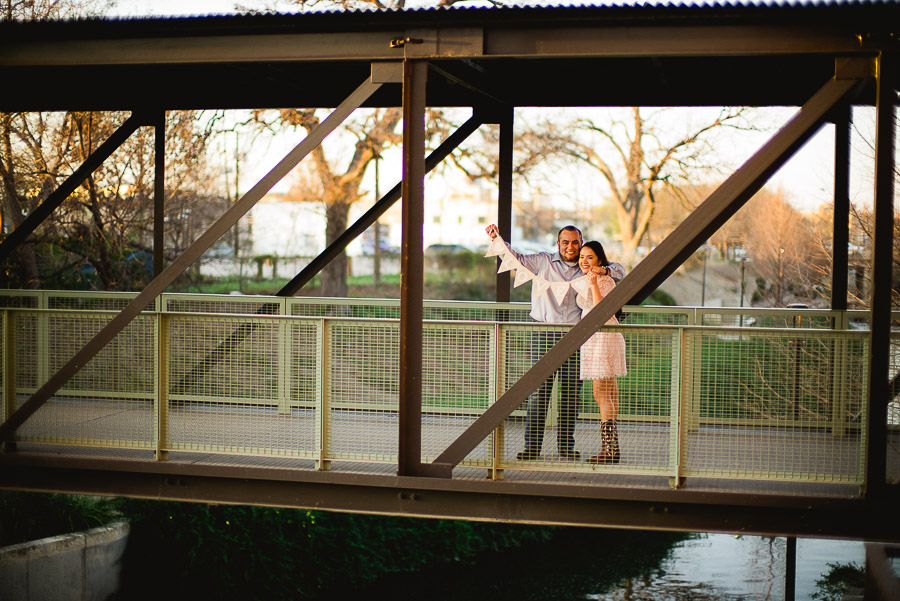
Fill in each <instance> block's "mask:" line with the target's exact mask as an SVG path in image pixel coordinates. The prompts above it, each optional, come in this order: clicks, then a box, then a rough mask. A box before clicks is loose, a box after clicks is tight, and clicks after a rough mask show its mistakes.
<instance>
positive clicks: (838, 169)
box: [831, 103, 852, 311]
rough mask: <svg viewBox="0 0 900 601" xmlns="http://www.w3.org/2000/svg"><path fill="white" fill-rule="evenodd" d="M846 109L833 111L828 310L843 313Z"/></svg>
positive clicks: (847, 158) (847, 166) (847, 172)
mask: <svg viewBox="0 0 900 601" xmlns="http://www.w3.org/2000/svg"><path fill="white" fill-rule="evenodd" d="M850 111H851V109H850V105H849V103H848V104H844V105H843V106H841V107H840V108H839V109H838V110H837V111H836V114H837V115H838V117H837V119H835V123H834V224H833V226H832V227H833V232H832V249H833V250H832V254H833V256H832V270H831V309H832V310H833V311H846V310H847V277H848V271H849V265H848V260H847V251H848V245H849V242H850V123H851V118H852V117H851V113H850Z"/></svg>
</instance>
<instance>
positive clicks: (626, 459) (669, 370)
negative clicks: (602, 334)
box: [579, 326, 681, 474]
mask: <svg viewBox="0 0 900 601" xmlns="http://www.w3.org/2000/svg"><path fill="white" fill-rule="evenodd" d="M604 331H608V332H610V333H616V332H618V333H621V334H622V335H623V337H624V339H625V357H626V365H627V369H628V374H627V375H626V376H624V377H620V378H614V379H613V380H614V384H613V383H610V381H609V380H607V381H600V382H598V384H597V386H613V387H614V388H613V390H615V391H616V392H617V397H618V415H617V419H616V422H617V424H616V430H617V436H618V442H619V448H620V453H621V460H620V463H619V464H618V466H617V467H618V468H619V469H627V470H632V471H638V472H641V473H657V474H666V473H670V472H671V471H672V469H673V467H674V461H675V457H674V447H673V437H674V436H675V434H676V431H677V430H676V419H675V418H676V415H675V409H676V404H675V403H676V398H677V394H678V378H679V369H680V364H679V351H680V342H681V341H680V340H679V333H680V330H679V329H675V328H652V327H642V326H636V327H618V328H616V327H608V328H604ZM593 387H594V382H593V381H586V382H585V387H584V392H585V395H584V397H583V402H584V410H583V412H582V413H581V414H580V416H579V417H580V423H579V428H582V424H583V430H584V431H585V436H583V438H584V443H583V445H582V452H583V454H584V455H585V456H586V457H591V456H594V455H597V454H600V453H601V452H602V449H603V444H604V441H603V438H602V436H601V433H600V431H599V430H600V427H599V426H600V422H601V419H602V417H601V413H600V408H599V406H598V403H597V401H596V399H595V396H594V394H593ZM588 432H589V433H590V436H588V435H587V433H588Z"/></svg>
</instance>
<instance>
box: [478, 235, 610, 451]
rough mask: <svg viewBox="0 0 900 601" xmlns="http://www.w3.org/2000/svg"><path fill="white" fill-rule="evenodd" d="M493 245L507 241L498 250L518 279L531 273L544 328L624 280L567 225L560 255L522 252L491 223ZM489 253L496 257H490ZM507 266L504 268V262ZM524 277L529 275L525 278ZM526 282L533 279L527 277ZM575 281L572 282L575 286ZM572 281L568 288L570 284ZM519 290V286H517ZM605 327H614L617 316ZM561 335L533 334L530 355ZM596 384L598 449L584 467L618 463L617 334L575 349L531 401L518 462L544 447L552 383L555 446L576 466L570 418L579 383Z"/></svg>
mask: <svg viewBox="0 0 900 601" xmlns="http://www.w3.org/2000/svg"><path fill="white" fill-rule="evenodd" d="M485 231H486V232H487V234H488V236H490V238H491V240H493V241H494V244H492V245H491V246H492V248H493V247H494V246H495V245H496V244H497V243H498V242H499V243H500V244H504V245H505V248H504V249H502V251H501V252H502V253H503V254H504V255H507V256H508V253H511V254H512V256H513V257H514V258H515V261H516V263H514V264H515V265H516V266H515V267H511V268H513V269H516V270H517V275H516V278H517V280H518V279H519V278H520V277H522V276H523V275H524V276H525V277H528V276H531V277H533V278H534V283H533V285H532V288H531V318H532V319H533V320H534V321H537V322H543V323H573V322H576V321H578V320H580V319H581V318H582V316H583V315H585V314H587V312H588V311H590V310H591V309H592V308H593V307H594V305H596V304H597V303H598V302H600V301H601V300H602V299H603V297H604V296H606V295H607V294H609V292H610V291H611V290H612V289H613V288H614V287H615V285H616V282H618V281H621V280H622V278H624V277H625V269H624V268H623V267H622V266H621V265H620V264H619V263H611V262H610V261H609V259H608V258H607V257H606V253H605V251H604V250H603V246H602V245H601V244H600V243H599V242H597V241H590V242H584V241H583V239H582V236H581V230H579V229H578V228H577V227H575V226H574V225H567V226H565V227H564V228H562V229H561V230H559V233H558V234H557V236H556V247H557V252H555V253H550V252H540V253H535V254H528V255H525V254H521V253H518V252H516V251H515V250H513V248H512V247H511V246H510V245H509V244H508V243H504V242H503V240H502V239H501V238H500V237H499V230H498V228H497V226H496V225H494V224H491V225H489V226H488V227H487V228H486V230H485ZM493 254H500V253H498V252H494V253H493ZM507 265H509V264H507ZM526 274H527V275H526ZM529 279H531V278H529ZM576 281H577V284H576ZM570 283H571V284H570ZM517 285H518V281H517ZM606 323H607V324H618V323H619V322H618V320H617V319H616V318H615V317H612V318H610V319H609V320H608V321H607V322H606ZM562 336H563V332H550V331H536V332H534V333H533V334H532V344H531V356H532V360H533V362H537V361H538V360H539V359H540V358H541V357H543V356H544V355H545V354H546V353H547V351H548V350H550V348H552V347H553V346H554V345H555V344H556V343H557V342H559V340H560V339H561V338H562ZM579 363H580V376H581V379H582V380H593V393H594V400H595V401H596V402H597V405H598V406H599V407H600V418H601V424H600V433H601V438H602V441H603V442H602V449H601V451H600V453H598V454H596V455H593V456H592V457H590V459H588V460H587V461H588V463H594V464H606V463H618V462H619V460H620V458H621V453H620V450H619V435H618V428H617V426H616V417H617V415H618V413H619V389H618V385H617V383H616V377H618V376H624V375H625V374H626V366H625V339H624V338H623V337H622V335H621V334H618V333H609V332H597V333H595V334H593V335H592V336H591V337H590V338H589V339H588V340H587V342H585V343H584V345H583V346H582V347H581V349H580V352H578V351H576V352H575V353H573V354H572V356H571V357H569V358H568V359H566V361H565V363H563V364H562V366H561V367H560V368H559V369H558V370H557V371H556V373H555V374H554V375H553V376H551V377H549V378H547V380H545V381H544V382H543V383H541V385H540V386H539V387H538V389H537V390H536V391H535V392H534V394H532V395H531V396H530V397H529V399H528V410H527V416H526V420H525V449H524V450H523V451H521V452H520V453H518V454H517V455H516V458H517V459H520V460H533V459H537V458H538V456H539V455H540V453H541V447H542V446H543V442H544V424H545V422H546V419H547V407H548V405H549V404H550V393H551V391H552V389H553V379H554V377H556V378H558V382H559V427H558V436H557V447H558V450H559V455H560V457H561V458H562V459H565V460H568V461H578V460H579V459H580V458H581V454H580V453H579V452H578V451H576V450H575V417H576V414H577V411H578V400H579V397H580V396H581V385H580V382H579V381H578V376H579Z"/></svg>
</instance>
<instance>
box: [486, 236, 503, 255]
mask: <svg viewBox="0 0 900 601" xmlns="http://www.w3.org/2000/svg"><path fill="white" fill-rule="evenodd" d="M506 250H507V248H506V243H505V242H503V238H501V237H500V236H497V237H496V238H494V239H493V240H491V245H490V246H488V249H487V252H486V253H485V254H484V256H485V257H496V256H498V255H501V254H503V253H504V252H505V251H506Z"/></svg>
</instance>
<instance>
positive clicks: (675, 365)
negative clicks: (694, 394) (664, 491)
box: [669, 328, 685, 487]
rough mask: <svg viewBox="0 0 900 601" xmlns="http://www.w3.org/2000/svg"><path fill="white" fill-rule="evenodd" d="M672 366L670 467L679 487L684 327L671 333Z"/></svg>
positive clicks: (674, 483)
mask: <svg viewBox="0 0 900 601" xmlns="http://www.w3.org/2000/svg"><path fill="white" fill-rule="evenodd" d="M671 345H672V367H671V376H670V381H671V383H672V385H671V390H672V398H671V399H669V432H670V433H671V434H670V436H669V458H670V459H669V469H670V471H671V473H672V475H671V476H670V478H669V484H670V485H671V486H673V487H677V486H679V485H680V484H681V459H682V458H681V448H682V445H681V442H682V435H681V414H682V410H681V405H682V398H683V391H682V379H683V378H682V376H683V374H684V371H683V365H682V361H683V357H684V355H685V352H684V329H683V328H678V329H677V330H673V331H672V334H671Z"/></svg>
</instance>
